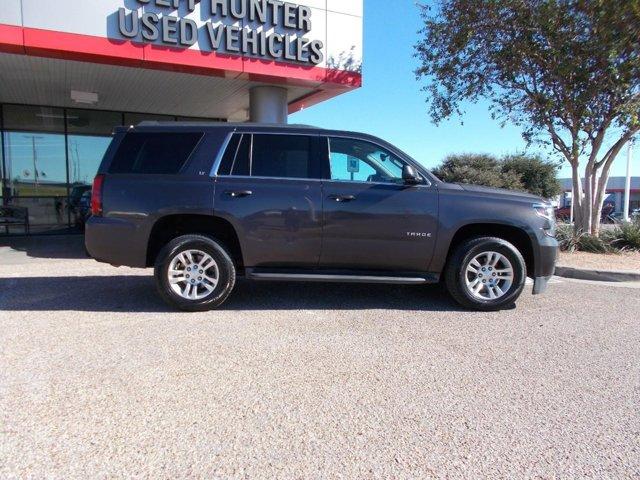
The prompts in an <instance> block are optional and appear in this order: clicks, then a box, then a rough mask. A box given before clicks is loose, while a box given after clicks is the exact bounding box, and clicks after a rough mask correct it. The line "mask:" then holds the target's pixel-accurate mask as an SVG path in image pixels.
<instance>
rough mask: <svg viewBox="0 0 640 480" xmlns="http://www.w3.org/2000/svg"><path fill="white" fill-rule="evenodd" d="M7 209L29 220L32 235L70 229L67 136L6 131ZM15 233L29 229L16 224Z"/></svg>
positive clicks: (14, 214) (4, 137)
mask: <svg viewBox="0 0 640 480" xmlns="http://www.w3.org/2000/svg"><path fill="white" fill-rule="evenodd" d="M3 139H4V148H5V158H4V160H5V172H6V179H5V181H4V183H5V195H6V198H5V199H4V200H5V206H7V207H12V209H13V210H12V211H11V215H12V216H14V217H16V218H17V219H20V218H23V217H24V218H25V219H26V220H28V224H29V226H30V228H29V230H30V232H34V231H43V230H51V229H64V228H66V227H67V224H68V220H67V206H66V205H67V166H66V155H65V146H64V135H63V134H54V133H41V132H5V133H4V135H3ZM14 223H15V225H13V227H12V229H11V231H12V232H13V231H16V230H17V229H19V228H22V229H24V230H27V229H28V228H27V222H26V221H25V222H24V224H22V223H20V222H14Z"/></svg>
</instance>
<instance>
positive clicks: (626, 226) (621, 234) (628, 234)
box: [610, 222, 640, 250]
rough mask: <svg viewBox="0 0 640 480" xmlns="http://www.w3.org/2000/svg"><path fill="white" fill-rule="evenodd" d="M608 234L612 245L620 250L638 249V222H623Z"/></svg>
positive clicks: (639, 245) (639, 233)
mask: <svg viewBox="0 0 640 480" xmlns="http://www.w3.org/2000/svg"><path fill="white" fill-rule="evenodd" d="M610 235H611V239H610V244H611V245H612V246H613V247H615V248H618V249H620V250H640V223H638V222H634V223H623V224H621V225H620V226H618V227H616V228H615V230H613V232H611V233H610Z"/></svg>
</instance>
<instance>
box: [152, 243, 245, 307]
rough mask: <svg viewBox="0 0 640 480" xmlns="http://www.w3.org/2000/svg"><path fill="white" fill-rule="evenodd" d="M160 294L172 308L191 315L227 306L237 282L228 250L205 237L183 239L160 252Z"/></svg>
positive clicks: (157, 275)
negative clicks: (226, 303)
mask: <svg viewBox="0 0 640 480" xmlns="http://www.w3.org/2000/svg"><path fill="white" fill-rule="evenodd" d="M155 279H156V286H157V287H158V292H159V293H160V295H161V296H162V298H163V299H164V300H165V302H167V303H168V304H169V305H171V306H172V307H175V308H179V309H180V310H186V311H191V312H197V311H206V310H211V309H213V308H215V307H218V306H220V305H222V303H224V301H225V300H226V299H227V297H228V296H229V294H230V293H231V291H232V290H233V286H234V285H235V281H236V270H235V266H234V265H233V261H232V260H231V257H230V256H229V254H228V253H227V252H226V250H225V249H224V248H223V247H222V246H221V245H220V244H218V243H217V242H216V241H214V240H213V239H211V238H209V237H206V236H203V235H184V236H181V237H178V238H175V239H173V240H172V241H170V242H169V243H168V244H167V245H165V247H164V248H163V249H162V250H161V251H160V253H159V255H158V258H157V259H156V264H155Z"/></svg>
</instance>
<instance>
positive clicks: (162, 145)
mask: <svg viewBox="0 0 640 480" xmlns="http://www.w3.org/2000/svg"><path fill="white" fill-rule="evenodd" d="M201 138H202V133H190V132H189V133H142V132H132V133H127V134H126V135H125V137H124V139H123V140H122V142H121V143H120V146H119V147H118V150H117V151H116V153H115V156H114V158H113V161H112V162H111V167H110V168H109V173H140V174H161V175H162V174H165V175H173V174H176V173H178V172H180V170H181V169H182V167H183V166H184V165H185V164H186V163H187V160H189V157H190V156H191V154H192V153H193V151H194V150H195V148H196V145H198V142H199V141H200V139H201Z"/></svg>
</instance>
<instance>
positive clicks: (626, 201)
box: [622, 138, 633, 222]
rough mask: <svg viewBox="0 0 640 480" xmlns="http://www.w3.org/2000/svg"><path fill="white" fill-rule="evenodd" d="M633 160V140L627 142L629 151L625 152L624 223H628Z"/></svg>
mask: <svg viewBox="0 0 640 480" xmlns="http://www.w3.org/2000/svg"><path fill="white" fill-rule="evenodd" d="M632 158H633V138H632V139H631V140H629V149H628V150H627V179H626V182H625V184H624V206H623V207H622V215H623V217H622V218H623V219H624V221H625V222H628V221H629V199H630V197H631V160H632Z"/></svg>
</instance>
